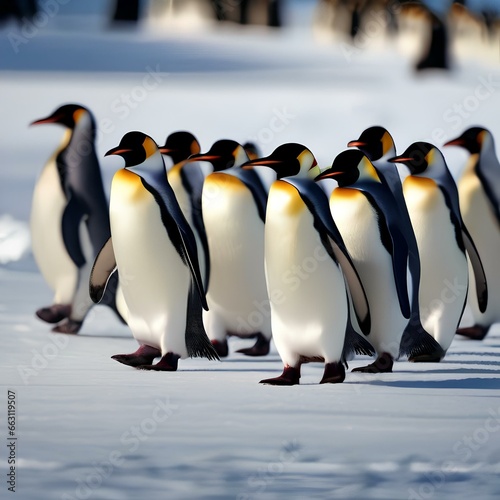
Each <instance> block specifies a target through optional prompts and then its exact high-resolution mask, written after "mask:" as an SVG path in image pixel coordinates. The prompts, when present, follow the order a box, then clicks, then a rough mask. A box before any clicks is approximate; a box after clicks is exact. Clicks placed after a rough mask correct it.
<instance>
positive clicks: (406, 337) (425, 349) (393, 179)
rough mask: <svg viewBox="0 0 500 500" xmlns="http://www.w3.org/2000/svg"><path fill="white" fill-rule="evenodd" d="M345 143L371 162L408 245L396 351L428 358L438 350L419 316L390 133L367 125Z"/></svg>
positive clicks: (416, 274) (416, 264) (413, 248)
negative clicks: (405, 311) (405, 301)
mask: <svg viewBox="0 0 500 500" xmlns="http://www.w3.org/2000/svg"><path fill="white" fill-rule="evenodd" d="M347 146H348V147H356V148H358V149H359V150H360V151H362V152H363V153H364V154H365V155H366V156H367V158H368V159H369V160H370V161H371V162H372V164H373V166H374V167H375V170H376V171H377V174H378V176H379V178H380V180H381V181H382V183H383V184H385V185H386V186H387V188H388V189H389V190H390V192H391V193H392V195H393V197H394V200H395V202H396V204H397V207H398V210H399V217H400V218H401V224H400V225H399V227H400V229H401V231H402V233H403V235H404V237H405V240H406V244H407V245H408V267H409V271H410V275H411V285H412V286H411V317H410V321H409V322H408V324H407V326H406V328H405V331H404V333H403V338H402V340H401V348H400V355H401V356H403V355H407V356H408V360H409V361H412V362H419V361H424V360H426V359H428V355H429V354H430V353H432V352H434V351H436V350H439V345H438V344H437V343H436V341H435V340H434V338H433V337H432V336H431V335H430V334H429V333H428V332H426V331H425V329H424V328H423V326H422V322H421V320H420V306H419V302H418V297H419V287H420V256H419V254H418V245H417V240H416V238H415V233H414V232H413V227H412V224H411V220H410V215H409V214H408V208H407V207H406V202H405V199H404V195H403V185H402V183H401V178H400V176H399V172H398V170H397V168H396V165H395V164H394V163H391V162H389V161H388V159H389V158H393V157H394V156H396V146H395V144H394V139H393V138H392V135H391V134H390V133H389V132H388V131H387V130H386V129H385V128H384V127H380V126H374V127H369V128H367V129H366V130H364V131H363V133H362V134H361V135H360V137H359V139H357V140H354V141H350V142H349V143H348V144H347Z"/></svg>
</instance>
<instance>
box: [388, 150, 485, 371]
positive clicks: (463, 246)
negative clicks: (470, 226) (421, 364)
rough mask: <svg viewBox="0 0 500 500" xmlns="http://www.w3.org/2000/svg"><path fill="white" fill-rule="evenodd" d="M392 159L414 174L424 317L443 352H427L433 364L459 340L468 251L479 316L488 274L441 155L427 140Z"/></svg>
mask: <svg viewBox="0 0 500 500" xmlns="http://www.w3.org/2000/svg"><path fill="white" fill-rule="evenodd" d="M390 161H391V162H395V163H401V164H403V165H405V166H406V167H407V168H408V169H409V170H410V175H409V176H408V177H407V178H406V179H405V181H404V183H403V193H404V196H405V200H406V205H407V207H408V213H409V214H410V218H411V221H412V225H413V230H414V232H415V237H416V238H417V244H418V249H419V254H420V259H421V262H422V273H421V278H420V296H419V299H420V318H421V319H422V324H423V326H424V328H425V330H426V331H427V332H429V333H430V334H431V335H432V336H433V337H434V339H435V340H436V341H437V342H438V343H439V345H440V347H441V350H442V352H441V353H439V352H436V353H435V354H434V355H432V354H429V357H430V359H429V360H430V361H440V360H441V359H442V358H443V356H444V354H445V353H446V351H447V350H448V348H449V346H450V344H451V342H452V340H453V337H454V336H455V331H456V329H457V327H458V325H459V323H460V320H461V318H462V314H463V311H464V308H465V303H466V300H467V288H468V281H469V273H468V268H467V257H466V251H467V253H468V255H469V258H470V261H471V265H472V269H473V273H474V278H475V284H476V300H477V302H478V305H479V309H480V311H481V312H484V311H485V310H486V306H487V303H488V288H487V283H486V276H485V273H484V269H483V266H482V263H481V259H480V257H479V254H478V252H477V249H476V247H475V244H474V242H473V240H472V238H471V236H470V234H469V231H468V230H467V227H466V226H465V224H464V222H463V220H462V215H461V213H460V207H459V200H458V190H457V186H456V184H455V181H454V180H453V177H452V176H451V173H450V171H449V170H448V166H447V165H446V162H445V159H444V157H443V155H442V153H441V151H439V149H437V148H436V147H435V146H433V145H432V144H429V143H427V142H415V143H413V144H412V145H411V146H409V147H408V148H407V150H406V151H405V152H404V153H403V154H402V155H400V156H396V157H394V158H392V159H390Z"/></svg>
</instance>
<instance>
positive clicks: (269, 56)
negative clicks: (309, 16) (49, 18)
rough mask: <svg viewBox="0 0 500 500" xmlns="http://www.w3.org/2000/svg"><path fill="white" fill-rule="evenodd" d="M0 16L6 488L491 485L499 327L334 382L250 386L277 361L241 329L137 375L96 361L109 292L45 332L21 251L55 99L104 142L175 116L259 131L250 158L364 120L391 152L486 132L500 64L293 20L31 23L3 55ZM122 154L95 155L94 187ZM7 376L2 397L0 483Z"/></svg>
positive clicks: (46, 493) (328, 148)
mask: <svg viewBox="0 0 500 500" xmlns="http://www.w3.org/2000/svg"><path fill="white" fill-rule="evenodd" d="M11 29H13V28H12V26H10V27H6V28H4V30H3V31H2V32H0V51H1V53H2V58H1V59H0V69H1V70H2V71H1V79H0V96H1V103H2V112H1V114H0V123H1V134H0V151H1V163H2V168H0V186H1V197H0V215H1V214H3V215H1V218H0V232H1V237H2V238H3V235H4V231H5V229H4V228H5V227H7V229H9V228H11V229H12V228H17V229H15V231H17V232H16V233H14V229H12V232H11V233H10V234H11V236H12V237H11V241H15V242H16V245H17V246H16V248H17V250H18V252H17V256H15V255H14V253H15V252H10V253H9V254H8V255H10V257H9V258H5V257H4V252H3V250H2V254H1V259H0V260H1V262H2V264H4V265H2V266H0V283H1V287H0V326H1V328H0V335H1V337H2V340H1V342H2V349H1V350H0V360H1V364H0V381H1V382H0V384H1V385H2V387H3V389H2V394H1V395H0V402H1V405H0V412H1V414H2V417H1V418H0V436H1V439H2V443H3V445H2V448H3V450H4V451H3V452H2V453H0V468H1V469H0V470H1V471H2V474H1V477H2V480H1V484H0V491H1V494H0V497H1V498H11V497H12V498H16V499H19V500H31V499H35V498H36V499H39V500H45V499H47V500H60V499H61V500H63V499H65V500H70V499H87V498H90V499H98V500H115V499H116V500H119V499H138V498H161V499H163V498H165V499H194V498H203V499H205V498H206V499H226V498H227V499H229V498H236V499H239V500H244V499H276V498H291V499H292V498H293V499H303V498H311V499H327V498H328V499H329V498H339V499H357V500H359V499H384V500H388V499H394V500H401V499H406V498H408V499H429V498H434V499H470V498H471V497H473V498H478V499H479V498H480V499H490V498H491V499H493V498H498V497H499V496H500V482H499V481H498V477H499V474H500V445H499V443H500V432H499V431H500V399H499V397H498V394H499V390H500V376H499V367H500V328H499V326H498V325H496V326H494V327H493V328H492V330H491V332H490V334H489V335H488V337H487V338H486V339H485V340H484V341H483V342H473V341H466V340H461V339H455V340H454V342H453V344H452V346H451V348H450V351H449V353H448V355H447V356H446V358H445V360H443V361H442V362H441V363H439V364H410V363H408V362H405V361H400V362H397V363H396V364H395V367H394V372H393V373H392V374H381V375H364V374H354V373H350V372H349V373H348V374H347V378H346V381H345V382H344V383H343V384H338V385H318V382H319V380H320V378H321V374H322V369H323V368H322V366H321V365H320V364H311V365H306V366H304V367H303V377H302V379H301V385H300V386H294V387H285V388H283V387H281V388H280V387H271V386H263V385H260V384H258V382H259V380H261V379H263V378H267V377H270V376H275V375H278V374H279V373H280V372H281V369H282V365H281V361H280V359H279V356H278V355H277V353H276V350H275V349H274V348H273V349H272V352H271V354H270V355H269V356H267V357H264V358H259V359H251V358H247V357H244V356H243V355H240V354H234V351H235V350H236V349H237V348H239V347H242V346H244V345H245V346H246V345H248V343H249V342H248V341H243V340H238V339H231V340H230V349H231V352H232V353H231V355H230V356H229V357H228V358H227V359H224V360H223V361H222V362H209V361H206V360H184V361H181V362H180V363H179V370H178V371H177V372H175V373H161V372H160V373H156V372H146V371H136V370H134V369H132V368H130V367H126V366H124V365H120V364H118V363H116V362H115V361H113V360H111V359H110V356H111V355H113V354H118V353H127V352H132V351H133V350H135V349H136V343H135V341H134V339H133V338H132V335H131V333H130V332H129V330H128V329H127V328H126V327H124V326H122V325H121V324H119V323H118V321H117V320H116V319H115V317H114V316H113V315H112V313H111V312H109V311H108V310H107V309H104V308H101V307H96V308H94V309H93V310H92V311H91V313H90V314H89V317H88V318H87V320H86V322H85V324H84V326H83V329H82V331H81V333H80V334H78V335H76V336H61V335H54V334H51V333H50V327H49V326H48V325H46V324H44V323H42V322H40V321H39V320H37V319H36V318H35V317H34V311H35V310H36V309H37V308H39V307H41V306H43V305H48V304H50V301H51V292H50V290H49V289H48V287H47V285H46V284H45V283H44V282H43V279H42V277H41V276H40V274H39V273H38V271H37V269H36V266H35V264H34V262H33V259H32V257H31V255H30V254H29V252H28V253H26V252H25V247H26V245H27V241H28V240H27V239H26V238H27V236H26V227H27V224H28V217H29V209H30V203H31V193H32V189H33V185H34V183H35V181H36V177H37V175H38V172H39V171H40V169H41V167H42V165H43V163H44V161H45V160H46V159H47V158H48V157H49V155H50V154H51V153H52V151H53V150H54V149H55V146H56V144H57V142H58V140H59V138H60V136H61V133H62V129H60V128H58V127H52V126H43V127H36V128H33V129H30V128H28V124H29V123H30V122H31V121H33V120H34V119H37V118H41V117H44V116H46V115H48V114H49V113H51V112H52V111H53V110H54V109H55V108H56V107H58V106H59V105H60V104H62V103H64V102H80V103H82V104H85V105H87V106H88V107H89V108H90V109H92V110H93V112H94V113H95V116H96V119H97V121H98V123H99V125H100V129H101V132H100V134H99V142H98V151H99V154H100V156H101V157H102V156H103V154H104V152H106V151H107V150H108V149H110V148H111V147H114V146H116V145H117V144H118V143H119V140H120V138H121V136H122V135H123V134H124V133H126V132H127V131H129V130H134V129H136V130H142V131H144V132H147V133H149V134H151V135H152V136H153V137H154V138H155V139H156V140H157V141H158V142H162V141H163V140H164V139H165V137H166V136H167V135H168V134H169V133H171V132H173V131H175V130H180V129H187V130H190V131H192V132H193V133H194V134H195V135H196V136H197V137H198V138H199V140H200V142H201V144H202V149H203V150H207V149H208V148H209V146H210V145H211V143H212V142H213V141H215V140H216V139H219V138H223V137H227V138H233V139H236V140H239V141H240V142H244V141H245V140H248V139H254V140H256V141H257V142H259V144H260V146H261V148H262V150H263V153H264V154H268V153H270V152H271V151H272V150H273V149H274V148H275V147H276V146H278V145H279V144H281V143H284V142H290V141H293V142H301V143H303V144H305V145H307V146H308V147H309V148H310V149H311V150H312V151H313V152H314V154H315V155H316V156H317V159H318V162H319V163H320V165H322V166H328V165H329V164H330V163H331V161H332V160H333V158H334V157H335V156H336V154H337V153H338V152H340V151H341V150H342V149H344V148H345V145H346V143H347V142H348V141H349V140H351V139H356V138H357V137H358V136H359V134H360V133H361V132H362V130H364V129H365V128H366V127H368V126H370V125H374V124H381V125H384V126H385V127H387V128H388V129H389V130H390V131H391V133H392V134H393V136H394V139H395V141H396V145H397V147H398V152H402V151H403V150H404V148H405V147H406V146H407V145H409V144H410V143H411V142H413V141H415V140H429V141H431V142H435V143H436V144H437V145H438V146H441V145H442V143H443V142H444V141H445V140H447V139H451V138H453V137H455V136H457V135H458V134H459V133H461V131H462V130H463V129H464V128H465V127H467V126H470V125H472V124H481V125H484V126H486V127H488V128H490V129H491V131H492V132H493V134H495V135H497V136H499V134H500V124H499V122H498V110H499V109H500V99H499V92H498V89H499V86H500V70H499V68H498V66H486V65H479V64H473V63H471V62H467V61H463V60H459V61H458V62H457V64H456V65H455V69H454V70H453V71H452V72H451V73H449V74H442V73H429V74H426V75H415V74H414V73H413V71H412V69H411V62H410V61H409V60H408V59H407V58H406V57H405V56H403V55H401V54H400V53H399V52H398V51H397V50H396V49H395V48H393V47H392V46H389V45H385V46H383V48H381V49H376V50H375V49H371V50H370V49H366V50H359V51H357V52H356V53H355V54H354V55H351V56H349V57H348V56H346V55H345V47H344V46H342V45H335V46H332V45H330V46H319V45H317V44H315V43H314V41H313V40H312V37H310V36H308V32H307V31H304V32H300V33H299V32H298V31H297V32H295V31H294V32H290V31H286V30H285V31H283V32H280V33H274V32H272V33H269V32H268V31H266V30H265V29H262V28H261V29H258V28H254V29H247V30H245V31H243V32H241V33H237V32H236V31H235V30H233V29H232V28H229V27H226V28H221V29H220V30H219V31H218V32H212V31H210V30H208V31H201V32H197V33H192V34H186V33H175V32H174V33H172V32H168V33H164V34H162V35H158V34H156V35H151V34H148V33H146V32H144V31H139V32H138V33H103V32H99V31H97V32H92V31H89V32H86V31H78V30H75V31H73V32H69V31H68V32H64V31H56V30H53V31H51V30H50V29H47V30H40V33H38V34H37V35H36V36H35V37H33V38H32V39H30V40H29V41H28V43H26V44H24V45H22V46H20V47H19V52H18V53H14V52H13V50H12V47H11V44H10V42H9V40H8V38H7V36H6V35H7V34H8V33H9V30H11ZM497 62H498V61H497ZM156 70H159V72H155V71H156ZM148 72H152V73H154V75H155V76H149V77H148V74H149V73H148ZM478 89H479V90H478ZM128 96H130V97H128ZM127 102H128V104H127ZM459 110H460V111H459ZM455 149H456V148H449V149H447V150H445V154H446V156H447V158H448V160H449V164H450V167H451V168H452V171H453V173H454V174H455V175H458V173H459V172H460V169H461V168H462V166H463V162H464V160H465V158H466V155H465V153H464V152H461V151H457V150H455ZM120 167H121V164H120V163H119V160H118V159H116V158H113V159H110V158H106V159H104V158H103V159H102V168H103V171H104V177H105V183H106V188H107V189H109V183H110V179H111V176H112V174H113V172H114V171H115V170H116V169H117V168H120ZM14 221H19V222H16V223H15V224H14ZM15 234H17V236H15ZM7 253H8V252H7ZM8 260H9V261H11V262H7V261H8ZM13 260H14V262H12V261H13ZM305 307H306V305H305ZM470 320H471V318H470V315H468V314H466V316H465V318H464V324H465V323H468V322H470ZM367 361H368V359H367V358H357V359H356V360H354V361H352V362H351V363H350V367H351V368H352V367H355V366H360V365H363V364H366V363H367ZM8 390H11V391H15V392H16V400H17V427H16V435H17V436H18V441H17V448H16V452H17V457H16V458H17V463H16V465H17V484H16V493H15V495H14V494H12V496H11V497H10V496H8V495H9V493H10V492H9V491H8V490H7V488H8V484H7V482H6V471H7V451H8V449H7V448H6V447H5V443H6V440H7V438H8V430H7V426H6V420H7V419H6V415H7V391H8Z"/></svg>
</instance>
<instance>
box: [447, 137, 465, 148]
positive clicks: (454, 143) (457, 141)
mask: <svg viewBox="0 0 500 500" xmlns="http://www.w3.org/2000/svg"><path fill="white" fill-rule="evenodd" d="M464 145H465V141H464V140H463V139H460V137H458V138H457V139H453V140H451V141H448V142H445V143H444V144H443V146H464Z"/></svg>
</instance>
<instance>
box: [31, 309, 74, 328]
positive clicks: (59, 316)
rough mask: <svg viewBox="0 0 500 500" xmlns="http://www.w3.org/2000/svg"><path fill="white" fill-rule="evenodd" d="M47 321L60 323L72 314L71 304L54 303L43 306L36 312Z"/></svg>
mask: <svg viewBox="0 0 500 500" xmlns="http://www.w3.org/2000/svg"><path fill="white" fill-rule="evenodd" d="M35 314H36V315H37V316H38V317H39V318H40V319H41V320H42V321H45V322H46V323H59V321H62V320H63V319H66V318H67V317H68V316H69V315H70V314H71V306H70V305H65V304H54V305H52V306H49V307H42V308H41V309H38V311H36V313H35Z"/></svg>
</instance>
